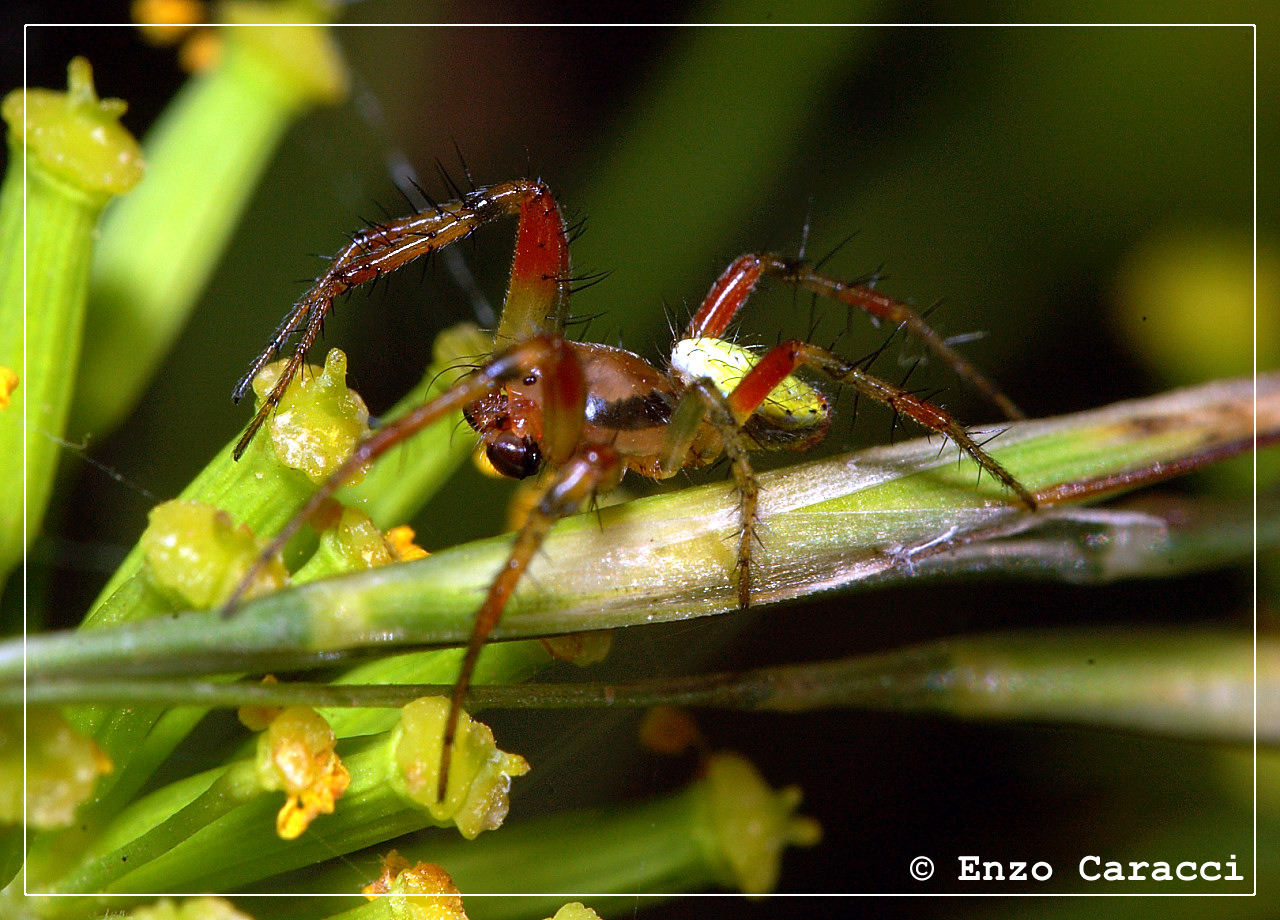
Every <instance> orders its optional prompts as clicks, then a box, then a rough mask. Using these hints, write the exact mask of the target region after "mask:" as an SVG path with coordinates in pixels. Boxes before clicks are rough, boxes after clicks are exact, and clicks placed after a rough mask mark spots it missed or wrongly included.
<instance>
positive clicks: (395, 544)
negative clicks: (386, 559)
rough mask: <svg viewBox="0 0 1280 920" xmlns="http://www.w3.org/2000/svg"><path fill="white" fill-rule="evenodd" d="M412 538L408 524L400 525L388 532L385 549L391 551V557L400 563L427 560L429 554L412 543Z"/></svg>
mask: <svg viewBox="0 0 1280 920" xmlns="http://www.w3.org/2000/svg"><path fill="white" fill-rule="evenodd" d="M414 536H415V534H414V532H413V528H412V527H410V526H409V525H408V524H401V525H400V526H399V527H392V528H391V529H390V530H388V531H387V533H386V536H385V538H384V539H385V540H386V541H387V547H388V548H389V549H390V550H391V555H393V556H395V557H396V559H397V560H399V561H400V562H408V561H409V560H410V559H425V558H427V556H429V555H431V554H430V553H428V552H427V551H426V550H425V549H423V548H422V547H421V546H419V545H418V544H416V543H414V542H413V538H414Z"/></svg>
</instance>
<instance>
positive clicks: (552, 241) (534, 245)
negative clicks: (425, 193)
mask: <svg viewBox="0 0 1280 920" xmlns="http://www.w3.org/2000/svg"><path fill="white" fill-rule="evenodd" d="M512 215H518V216H519V226H518V229H517V232H516V251H515V258H514V260H513V262H512V267H511V281H510V286H509V287H508V289H507V299H506V303H505V304H504V306H503V310H502V319H501V320H500V322H499V325H498V330H497V341H498V342H501V343H514V342H519V341H521V340H523V339H525V338H528V337H529V336H531V335H536V334H544V333H545V334H559V333H560V332H561V331H563V329H564V322H565V319H566V317H567V315H568V301H569V242H568V235H567V232H566V229H565V223H564V218H563V217H562V216H561V213H560V208H559V206H558V205H557V204H556V202H555V199H554V198H553V197H552V195H551V192H550V190H549V189H548V188H547V187H546V186H545V185H543V184H542V183H541V182H539V181H533V180H528V179H518V180H515V181H512V182H504V183H501V184H498V185H491V186H487V187H485V188H478V189H476V190H474V191H472V192H470V193H468V194H467V195H465V196H463V198H462V199H461V200H459V201H451V202H447V203H445V204H436V205H433V206H432V207H431V208H430V209H429V210H426V211H422V212H420V213H418V214H412V215H409V216H408V217H402V218H399V219H397V220H392V221H388V222H387V223H385V224H378V225H377V226H374V227H370V228H368V229H366V230H362V231H360V232H359V233H357V234H356V235H355V236H354V237H352V240H351V242H350V243H349V244H348V245H347V247H346V248H345V249H343V250H342V252H340V253H339V254H338V256H337V257H336V258H335V259H334V261H333V264H332V265H330V266H329V268H328V269H327V270H326V271H325V272H324V274H322V275H321V276H320V277H319V278H317V279H316V282H315V284H313V285H312V286H311V289H310V290H308V291H307V292H306V293H305V294H304V295H303V296H302V298H301V299H300V300H299V301H298V302H297V304H295V305H294V307H293V309H292V310H291V311H290V312H289V314H288V315H287V316H285V318H284V320H283V321H282V322H281V323H280V325H279V326H278V327H277V328H276V331H275V333H274V334H273V335H272V337H271V341H270V342H269V343H268V345H267V347H266V348H265V349H264V350H263V351H262V353H261V354H259V355H258V357H257V358H255V359H254V362H253V364H252V366H251V367H250V368H249V371H248V373H246V374H245V375H244V377H242V378H241V379H240V382H239V384H237V385H236V388H235V390H234V391H233V393H232V398H233V399H235V400H236V401H239V400H240V398H241V397H243V396H244V394H245V393H247V392H248V391H249V387H250V385H251V384H252V383H253V378H254V377H255V376H256V375H257V374H258V372H259V371H260V370H262V368H263V367H264V366H265V365H266V364H267V363H268V362H269V361H271V360H273V359H274V358H275V357H276V356H277V355H278V354H279V353H280V352H281V350H283V348H284V346H285V343H286V342H288V340H289V338H290V337H291V336H293V335H294V334H295V333H297V332H298V330H299V329H301V334H300V335H299V338H298V344H297V346H296V347H295V348H294V351H293V354H291V355H290V356H289V359H288V363H286V364H285V367H284V370H283V372H282V373H281V375H280V379H279V380H278V381H277V382H276V385H275V386H274V387H273V388H272V389H271V392H270V393H268V394H267V397H266V398H265V399H264V400H263V402H262V406H261V407H260V408H259V409H258V412H257V414H256V415H255V416H254V417H253V420H252V421H251V422H250V423H249V426H248V427H247V428H246V429H245V431H244V434H242V435H241V437H240V440H239V441H238V442H237V443H236V446H235V448H234V450H233V451H232V456H234V457H235V458H236V459H239V458H240V456H241V455H242V454H243V453H244V451H245V448H247V447H248V446H249V442H250V441H252V440H253V436H254V434H255V433H256V432H257V431H258V429H259V428H260V427H262V424H263V422H265V421H266V420H267V417H268V416H269V415H270V414H271V413H272V412H273V411H274V410H275V407H276V405H277V404H278V403H279V402H280V399H281V397H282V396H283V395H284V392H285V390H286V389H287V388H288V386H289V382H290V381H291V380H292V379H293V378H294V376H296V375H297V373H298V370H299V369H300V368H301V367H302V362H303V361H304V359H305V358H306V355H307V351H308V350H309V349H310V348H311V346H312V345H313V344H314V343H315V340H316V338H317V337H318V336H319V335H320V331H321V329H322V328H323V326H324V320H325V317H327V316H328V315H329V311H330V310H332V309H333V302H334V299H335V298H337V297H338V296H339V295H341V294H344V293H346V292H347V291H349V290H351V289H352V288H353V287H356V286H358V285H361V284H364V283H366V282H371V281H374V280H376V279H378V278H380V277H382V276H383V275H385V274H387V273H388V272H393V271H395V270H396V269H398V268H401V267H403V266H404V265H406V264H408V263H409V262H412V261H413V260H415V259H418V258H421V257H422V256H426V255H429V254H431V253H432V252H435V251H436V250H438V249H441V248H443V247H445V246H448V245H449V244H450V243H453V242H456V241H458V240H460V239H464V238H466V237H468V236H470V235H471V234H472V233H474V232H475V231H476V230H477V229H478V228H479V227H481V226H483V225H484V224H486V223H490V222H492V221H494V220H498V219H499V218H502V217H507V216H512Z"/></svg>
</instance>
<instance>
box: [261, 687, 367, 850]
mask: <svg viewBox="0 0 1280 920" xmlns="http://www.w3.org/2000/svg"><path fill="white" fill-rule="evenodd" d="M335 743H336V739H335V738H334V735H333V729H331V728H330V727H329V723H328V722H326V721H325V720H324V718H323V717H321V715H320V714H319V713H318V712H316V711H315V710H314V709H312V708H310V707H309V706H291V707H289V708H288V709H286V710H284V712H282V713H280V715H279V716H277V717H276V718H275V720H274V721H272V723H271V725H270V726H269V727H268V728H267V730H266V731H265V732H263V733H262V734H261V735H260V736H259V737H258V756H257V772H258V782H259V783H260V784H261V785H262V788H264V789H282V790H284V792H285V794H286V795H288V797H289V798H288V800H287V801H286V802H285V804H284V806H283V807H282V808H281V809H280V811H279V813H278V814H277V815H276V833H277V834H279V835H280V838H281V839H282V840H293V839H295V838H296V837H298V836H299V835H300V834H301V833H302V832H303V831H305V830H306V829H307V827H308V825H310V824H311V822H312V820H314V819H315V817H316V816H317V815H327V814H332V813H333V809H334V803H335V802H337V800H338V799H339V798H341V797H342V794H343V793H344V792H346V790H347V785H348V784H349V783H350V782H351V774H350V773H348V772H347V768H346V767H345V766H343V764H342V761H341V760H339V759H338V755H337V753H335V751H334V749H333V748H334V744H335Z"/></svg>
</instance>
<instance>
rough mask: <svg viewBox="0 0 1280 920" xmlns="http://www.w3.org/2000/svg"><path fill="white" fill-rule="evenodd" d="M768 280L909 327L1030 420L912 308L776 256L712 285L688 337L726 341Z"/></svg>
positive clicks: (740, 265)
mask: <svg viewBox="0 0 1280 920" xmlns="http://www.w3.org/2000/svg"><path fill="white" fill-rule="evenodd" d="M764 275H771V276H773V277H775V278H778V279H779V280H781V281H785V282H786V283H787V284H791V285H795V286H796V287H798V288H803V289H804V290H806V291H812V292H813V293H815V294H819V295H821V296H823V297H827V298H830V299H831V300H835V301H838V302H840V303H843V304H845V305H846V306H848V307H854V308H857V309H859V310H861V311H863V312H864V313H866V314H867V315H868V316H871V317H873V318H874V319H878V320H886V321H887V322H890V323H892V324H893V325H895V326H903V327H905V328H906V330H907V331H908V332H909V333H911V334H912V335H914V336H915V337H916V338H917V339H919V340H920V341H922V342H923V343H924V344H925V346H926V347H927V348H928V349H929V350H930V351H931V352H933V353H934V354H935V355H937V356H938V357H939V358H941V359H942V360H943V361H945V362H946V363H947V364H948V365H949V366H950V367H951V369H952V370H953V371H955V373H956V374H957V375H958V376H959V377H960V378H961V379H962V380H964V381H965V382H966V383H968V384H969V385H970V386H971V387H973V388H974V389H975V390H977V391H978V392H979V393H981V394H982V396H983V397H985V398H986V399H987V400H989V401H990V402H991V403H992V404H993V405H995V406H996V407H997V408H998V409H999V410H1000V411H1001V412H1003V413H1004V414H1005V416H1006V417H1007V418H1010V419H1023V418H1026V415H1025V414H1024V413H1023V411H1022V410H1021V409H1019V408H1018V407H1017V406H1016V405H1015V404H1014V403H1013V401H1012V400H1011V399H1009V397H1008V396H1006V395H1005V394H1004V393H1003V392H1001V390H1000V389H999V387H997V386H996V385H995V383H993V382H992V381H991V380H990V379H989V378H988V377H987V376H986V375H984V374H983V373H982V372H981V371H980V370H978V369H977V368H976V367H975V366H974V365H973V364H972V363H970V362H969V361H968V359H966V358H965V357H964V356H963V355H961V354H960V353H959V352H958V351H956V350H955V349H954V348H952V347H951V346H950V345H948V344H947V343H946V340H944V339H943V338H942V336H940V335H938V333H937V332H935V331H934V329H933V327H932V326H930V325H929V324H928V323H927V322H926V321H925V319H924V317H923V316H921V315H920V314H919V313H917V312H916V311H915V310H913V309H911V308H910V307H908V306H907V305H906V304H904V303H902V302H901V301H898V300H894V299H893V298H891V297H886V296H885V295H883V294H881V293H879V292H878V291H876V290H874V289H873V288H870V287H867V286H866V285H861V284H850V283H849V282H845V281H839V280H837V279H835V278H831V277H829V276H827V275H823V274H820V273H818V272H817V271H814V270H813V269H812V268H811V267H810V266H808V265H806V264H805V263H803V262H800V261H796V260H794V259H784V258H783V257H781V256H778V255H774V254H773V253H768V252H757V253H748V254H747V255H743V256H739V257H738V258H737V259H735V260H734V262H733V264H732V265H730V266H729V267H728V268H727V269H725V271H724V273H723V274H722V275H721V276H720V277H719V278H718V279H717V280H716V283H715V284H714V285H712V287H711V291H710V292H709V293H708V294H707V296H706V299H705V300H703V302H702V306H701V307H700V308H699V309H698V312H697V313H695V314H694V317H693V319H692V320H690V322H689V328H688V330H687V331H686V332H685V338H687V339H695V338H703V337H710V338H722V337H723V335H724V331H725V330H726V329H727V328H728V326H729V323H730V322H731V321H732V320H733V318H734V316H736V315H737V313H738V311H739V310H740V309H741V308H742V305H743V304H744V303H745V302H746V300H747V297H748V295H750V293H751V291H752V290H753V289H754V288H755V286H756V284H757V282H759V280H760V278H761V277H762V276H764Z"/></svg>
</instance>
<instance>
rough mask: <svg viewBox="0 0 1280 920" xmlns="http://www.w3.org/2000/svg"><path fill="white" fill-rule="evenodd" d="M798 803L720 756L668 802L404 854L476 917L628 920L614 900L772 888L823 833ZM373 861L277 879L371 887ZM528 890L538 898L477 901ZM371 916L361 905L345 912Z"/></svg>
mask: <svg viewBox="0 0 1280 920" xmlns="http://www.w3.org/2000/svg"><path fill="white" fill-rule="evenodd" d="M799 804H800V790H799V789H797V788H795V787H791V788H788V789H781V790H773V789H770V788H769V787H768V785H767V784H766V783H765V781H764V779H763V778H762V777H761V776H760V774H759V773H758V772H756V770H755V768H754V767H753V766H752V765H751V764H750V763H749V762H747V761H746V760H745V759H744V758H742V757H740V756H738V755H736V754H732V753H728V752H719V753H715V754H712V755H711V756H710V757H709V758H708V759H707V761H706V763H705V764H704V769H703V771H702V775H701V776H700V777H699V778H698V779H697V780H695V781H694V782H692V783H690V784H689V785H688V786H686V787H685V788H684V789H682V790H680V791H679V792H676V793H675V794H673V795H669V796H665V797H661V798H654V799H651V800H648V801H644V802H634V803H628V804H624V805H620V806H617V807H614V808H609V809H584V810H581V811H576V812H568V813H563V814H556V815H550V816H544V817H539V818H530V819H528V820H525V821H521V822H518V823H515V824H512V825H511V826H510V827H506V828H503V829H502V830H501V832H499V833H496V834H486V835H484V836H482V837H480V838H478V839H476V840H474V841H471V842H463V841H459V840H457V839H456V838H448V837H441V836H439V835H431V836H426V835H423V836H420V837H418V838H416V839H414V840H412V841H410V842H409V843H408V844H407V845H406V846H404V847H402V848H400V852H401V854H402V855H403V856H404V857H405V858H406V859H408V861H409V862H410V863H415V862H418V861H424V862H431V863H435V864H437V865H440V866H443V867H446V868H447V871H448V872H449V874H450V875H451V876H452V878H453V880H454V883H455V884H457V886H458V888H459V890H460V891H461V892H462V894H463V898H464V901H465V902H466V907H467V914H468V916H470V917H472V918H474V920H481V918H484V920H498V918H512V920H515V918H519V917H540V916H544V915H547V914H551V913H554V912H555V910H556V909H557V908H558V907H559V906H560V905H561V904H564V903H565V902H566V901H571V900H583V901H585V902H586V903H587V905H588V906H589V907H592V908H595V909H596V910H597V911H599V912H600V913H602V914H604V915H606V916H608V915H611V914H618V915H623V916H629V915H630V913H631V912H632V911H634V909H635V904H636V899H635V898H634V897H630V898H624V897H610V895H615V896H617V895H622V894H634V893H639V894H644V893H647V892H672V893H675V892H681V891H699V890H705V889H708V888H723V889H729V890H734V891H745V892H748V893H760V892H764V891H770V890H772V888H773V884H774V882H775V881H776V878H777V872H778V868H779V863H780V860H781V857H782V853H783V851H784V850H785V848H786V847H787V846H788V845H797V846H811V845H813V844H814V843H816V842H817V840H818V837H819V835H820V834H821V829H820V828H819V827H818V825H817V822H815V821H813V820H811V819H809V818H805V817H800V816H797V815H796V814H795V811H796V809H797V808H798V806H799ZM367 855H368V856H373V855H375V854H373V853H369V854H367ZM368 861H369V860H367V859H359V858H356V859H353V860H350V861H343V862H332V863H329V864H327V865H326V866H325V867H324V868H323V869H322V870H320V871H316V870H314V869H313V870H311V871H310V872H309V873H308V874H307V875H306V877H305V878H304V877H303V876H302V874H301V873H295V874H294V875H293V876H291V877H286V878H285V879H282V880H280V881H281V882H282V883H283V884H285V885H291V886H292V887H298V888H301V887H303V886H305V888H306V890H307V891H309V892H315V893H317V894H320V893H341V892H344V891H347V892H357V891H359V890H360V888H361V887H362V886H363V885H364V884H366V883H367V881H368V879H367V877H366V876H362V875H361V873H360V869H361V867H364V866H366V865H367V864H368ZM294 883H296V884H294ZM531 892H540V893H541V894H530V895H529V896H528V897H493V898H486V897H484V896H483V895H484V894H486V893H488V894H495V895H498V894H506V895H514V894H522V893H531ZM329 903H337V904H341V903H342V902H341V901H338V902H333V901H330V902H329ZM315 907H316V905H315V903H314V902H308V901H307V899H305V898H304V899H301V900H300V901H299V902H298V903H296V904H290V905H281V908H282V911H281V914H280V918H281V920H285V918H290V917H293V916H295V915H296V916H306V915H307V914H308V913H311V912H312V911H314V909H315ZM372 915H373V914H371V912H370V910H369V909H368V907H363V908H360V907H357V908H355V909H354V910H351V911H349V912H346V913H343V914H340V916H342V917H347V918H350V920H359V918H364V917H369V916H372Z"/></svg>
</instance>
